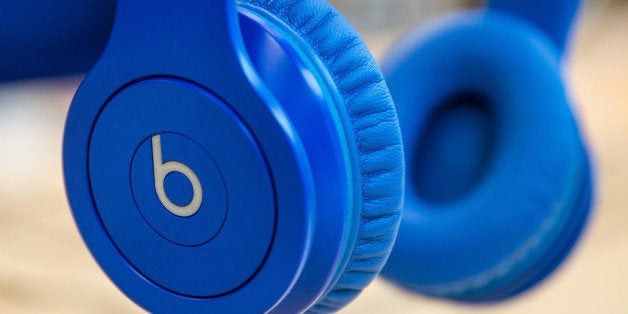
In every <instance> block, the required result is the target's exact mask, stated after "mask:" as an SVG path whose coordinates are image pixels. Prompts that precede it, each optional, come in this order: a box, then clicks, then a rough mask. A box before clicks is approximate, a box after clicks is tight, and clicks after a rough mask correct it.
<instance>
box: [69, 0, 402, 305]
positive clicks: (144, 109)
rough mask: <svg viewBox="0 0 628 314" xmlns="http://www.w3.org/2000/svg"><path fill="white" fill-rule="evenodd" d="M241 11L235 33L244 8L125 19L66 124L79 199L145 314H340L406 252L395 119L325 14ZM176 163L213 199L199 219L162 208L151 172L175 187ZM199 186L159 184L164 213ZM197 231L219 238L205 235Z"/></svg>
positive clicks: (93, 237) (374, 78)
mask: <svg viewBox="0 0 628 314" xmlns="http://www.w3.org/2000/svg"><path fill="white" fill-rule="evenodd" d="M240 4H241V5H242V7H241V9H240V22H241V24H240V25H242V27H238V24H236V23H237V20H236V16H237V15H236V12H235V10H236V6H235V5H234V2H233V1H203V0H193V1H186V2H183V3H179V2H174V1H165V0H164V1H158V2H157V3H150V4H149V3H140V2H134V1H129V2H120V3H118V11H117V14H116V23H115V25H114V29H113V32H112V35H111V39H110V43H109V45H108V47H107V48H106V49H105V53H104V54H103V56H102V57H101V59H100V61H99V62H98V63H97V65H96V67H95V68H94V70H93V71H92V72H91V73H90V75H88V77H87V78H86V80H85V81H84V82H83V84H82V85H81V88H80V89H79V91H78V92H77V94H76V96H75V98H74V100H73V104H72V106H71V109H70V112H69V115H68V120H67V123H66V132H65V139H64V172H65V179H66V186H67V193H68V198H69V200H70V203H71V207H72V210H73V214H74V217H75V219H76V221H77V224H78V226H79V229H80V231H81V233H82V235H83V238H84V239H85V241H86V243H87V244H88V246H89V248H90V250H91V251H92V253H93V255H94V256H95V258H96V259H97V261H98V262H99V264H100V265H101V266H102V268H103V269H104V270H105V272H106V273H107V275H108V276H109V277H110V278H111V279H112V280H113V281H114V282H115V283H116V285H118V286H119V287H120V288H121V290H122V291H123V292H124V293H125V294H127V295H128V296H129V297H130V298H131V299H132V300H134V301H135V302H137V303H138V304H139V305H140V306H142V307H144V308H146V309H147V310H149V311H153V312H216V313H225V312H227V313H229V312H250V313H259V312H266V311H271V312H275V313H286V312H288V313H293V312H301V311H305V310H307V309H308V308H310V307H312V305H314V304H316V306H314V307H313V308H312V309H311V310H312V311H313V312H325V311H333V310H336V309H338V308H339V307H341V306H343V305H344V304H346V303H348V302H349V301H350V300H351V299H352V298H353V297H355V296H356V295H357V293H358V291H359V290H360V289H361V288H362V287H363V286H364V285H366V284H368V282H370V280H371V279H372V278H373V277H374V276H375V275H376V273H377V272H378V271H379V270H380V269H381V267H382V266H383V263H384V261H385V260H386V257H387V256H388V254H389V252H390V247H391V244H392V242H393V241H394V238H395V233H396V229H397V226H398V222H399V217H400V213H399V209H400V204H401V195H402V190H403V189H402V187H403V153H402V147H401V138H400V131H399V128H398V124H397V121H396V114H395V111H394V109H393V107H392V102H391V99H390V96H389V94H388V92H387V89H386V86H385V84H384V83H383V78H382V75H381V74H380V73H379V72H378V71H377V67H376V65H375V63H374V61H373V60H372V58H371V56H370V54H369V53H368V50H366V48H365V47H364V45H363V43H362V42H361V41H360V40H359V38H358V37H357V35H355V33H354V32H352V31H351V32H350V30H351V28H350V27H349V26H348V23H347V22H346V21H345V20H344V19H343V18H342V17H341V16H340V15H339V14H338V12H337V11H335V10H334V9H333V8H332V7H331V6H329V5H328V4H327V3H326V2H324V1H291V2H289V1H273V2H261V1H259V2H258V1H251V2H241V3H240ZM246 25H249V26H252V27H251V28H248V27H247V26H246ZM255 25H257V26H255ZM277 26H279V27H277ZM245 43H246V44H247V46H245ZM289 47H292V48H289ZM312 49H315V51H314V52H313V51H312ZM247 51H248V52H249V53H250V55H249V54H247ZM262 70H264V71H265V70H272V71H276V72H272V73H267V72H264V71H262ZM282 75H284V77H282ZM282 92H286V93H295V94H293V95H289V94H286V95H284V94H281V93H282ZM297 92H298V93H297ZM275 93H280V94H277V95H275ZM156 143H157V144H156ZM151 147H152V156H153V161H152V163H151V161H150V156H151ZM155 147H159V148H155ZM162 149H163V156H162V155H161V153H160V155H159V158H157V157H155V156H156V153H155V152H156V151H159V152H161V151H162ZM230 156H231V157H230ZM162 157H163V159H162ZM155 158H157V159H155ZM155 160H157V161H155ZM171 161H178V162H181V163H182V164H183V166H188V165H189V168H190V169H192V170H191V171H192V172H193V173H196V174H198V180H197V181H200V182H201V185H202V186H203V187H208V186H210V187H214V188H210V189H208V190H203V197H208V198H209V199H211V200H215V201H212V202H207V203H201V206H200V209H198V213H195V214H193V215H192V216H190V218H186V219H182V218H180V217H173V216H172V215H170V213H167V212H166V211H165V210H162V208H161V206H160V205H159V202H160V200H162V196H159V199H157V196H156V195H154V194H151V191H152V190H153V189H156V188H153V186H155V187H156V186H158V185H159V184H158V183H157V182H158V179H157V174H156V173H157V170H153V169H157V168H158V167H160V168H164V169H165V168H166V166H172V167H179V168H178V169H182V167H183V166H181V165H180V166H173V164H172V163H171ZM209 161H210V162H209ZM151 165H152V167H151ZM153 171H154V172H155V175H154V178H153V176H151V173H152V172H153ZM129 172H130V173H129ZM203 173H206V174H207V175H204V174H203ZM125 177H126V178H129V177H130V178H131V180H130V182H128V181H129V180H125V179H124V178H125ZM191 177H192V175H184V176H183V178H182V177H181V176H179V177H178V178H175V179H168V178H167V177H166V178H165V179H164V178H162V180H161V184H162V185H163V186H164V188H165V190H166V197H169V198H170V197H171V196H172V200H174V201H175V202H176V201H178V202H183V203H185V202H186V195H187V196H188V199H189V195H190V194H192V195H193V196H196V195H197V194H196V192H193V191H196V190H194V184H192V190H190V189H189V188H188V189H187V191H186V187H185V186H183V187H180V186H178V185H177V183H176V182H184V183H185V182H186V178H187V181H190V182H192V180H191V179H190V178H191ZM177 180H178V181H177ZM169 182H170V183H169ZM173 182H174V183H173ZM197 186H198V184H197ZM173 191H176V192H173ZM269 191H270V192H269ZM172 193H175V194H176V195H168V194H172ZM179 193H181V195H179ZM186 193H187V194H186ZM157 194H159V192H157ZM247 194H248V195H249V196H246V195H247ZM193 199H194V197H192V200H193ZM146 204H148V205H146ZM151 204H152V205H151ZM161 204H164V203H163V201H162V203H161ZM190 204H191V203H190ZM208 204H210V205H208ZM212 204H213V205H212ZM206 205H207V206H210V207H209V211H207V210H206V209H204V208H205V207H203V206H206ZM225 206H226V207H225ZM168 211H170V209H168ZM208 212H209V213H210V214H209V215H208V214H207V213H208ZM247 212H248V213H250V216H249V217H248V218H247V217H246V213H247ZM171 213H172V211H171ZM211 213H217V214H216V215H213V214H211ZM203 219H209V223H210V224H209V225H211V226H212V230H211V231H207V230H200V231H199V230H197V229H198V226H199V225H202V224H201V222H202V220H203ZM197 220H198V221H199V223H198V224H197V223H196V221H197ZM216 220H218V221H216ZM184 225H185V226H188V225H189V226H190V227H188V228H182V226H184ZM177 228H179V229H177ZM173 230H174V231H176V230H181V233H183V234H179V233H177V232H173ZM197 231H198V232H197ZM255 244H259V245H258V246H254V245H255ZM251 245H253V246H251ZM247 248H248V249H247ZM237 252H239V253H237ZM195 257H197V258H195ZM181 265H185V267H181ZM256 267H257V268H256ZM210 277H211V279H208V278H210Z"/></svg>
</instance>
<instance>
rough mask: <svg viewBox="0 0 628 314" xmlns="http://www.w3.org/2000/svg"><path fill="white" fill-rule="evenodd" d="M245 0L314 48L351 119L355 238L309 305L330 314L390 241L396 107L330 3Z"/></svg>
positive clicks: (396, 184)
mask: <svg viewBox="0 0 628 314" xmlns="http://www.w3.org/2000/svg"><path fill="white" fill-rule="evenodd" d="M248 2H249V3H251V4H252V5H255V6H257V7H260V8H264V9H265V10H267V11H268V12H269V13H271V14H273V15H275V16H276V17H278V18H280V19H281V20H283V21H284V22H285V23H287V24H288V25H289V26H290V27H292V29H293V30H294V31H296V32H297V33H298V34H299V35H300V36H301V38H302V39H303V40H305V41H306V42H307V44H309V45H310V46H311V47H312V48H313V49H314V50H315V53H316V54H317V55H318V56H319V57H320V58H321V60H322V62H323V64H324V65H326V68H327V71H328V73H329V75H330V76H331V78H332V80H333V84H334V85H336V86H337V89H338V92H339V94H340V95H341V98H342V99H341V100H342V101H343V103H344V104H345V110H344V111H346V113H347V115H348V116H349V120H350V121H351V124H352V128H353V129H352V130H347V131H348V132H352V134H353V135H354V138H355V142H356V145H357V147H356V148H357V150H358V156H359V162H360V165H359V168H360V177H361V184H360V185H361V190H362V191H361V194H362V195H361V197H360V199H361V202H362V206H361V208H362V210H361V221H360V223H359V226H358V238H357V239H356V241H355V243H354V247H353V251H352V252H351V254H350V256H349V261H348V263H347V267H346V268H345V269H344V273H343V274H342V275H341V276H340V277H339V279H338V281H337V283H336V284H335V286H334V287H333V288H332V289H331V290H330V292H329V293H328V294H327V295H326V296H324V297H323V298H322V299H321V300H319V302H318V303H317V304H316V305H315V306H314V307H313V308H312V309H310V312H327V311H335V310H337V309H339V308H340V307H342V306H344V305H345V304H346V303H348V302H349V301H350V300H351V299H353V298H354V297H355V296H357V294H358V293H359V292H360V291H361V289H362V288H363V287H364V286H365V285H366V284H368V283H369V282H370V281H371V280H372V279H373V278H374V277H375V276H376V274H377V273H378V272H379V271H380V270H381V268H382V267H383V264H384V262H385V261H386V259H387V257H388V255H389V253H390V250H391V248H392V244H393V242H394V238H395V234H396V232H395V230H396V228H397V226H398V223H399V218H400V207H401V195H402V193H403V188H402V187H403V185H402V184H400V183H402V178H403V172H404V169H403V151H402V146H401V135H400V131H399V126H398V123H397V119H396V112H395V110H394V107H393V105H392V99H391V98H390V95H389V94H388V91H387V87H386V85H385V83H384V78H383V76H382V75H381V73H380V72H379V70H378V67H377V65H376V64H375V61H374V60H372V58H371V57H370V53H369V51H368V49H367V48H366V47H365V45H364V44H363V43H362V40H361V39H360V38H359V37H358V36H357V35H356V34H351V35H349V34H350V33H349V32H348V31H347V30H352V28H351V27H350V25H349V23H348V22H347V21H346V20H345V19H344V18H343V17H342V15H340V13H338V12H337V11H336V10H335V9H334V8H333V7H331V5H329V4H327V3H326V2H325V1H301V0H296V1H273V2H270V3H269V2H268V1H259V0H249V1H248ZM321 30H324V33H321ZM330 30H334V31H336V30H337V32H333V33H332V32H330ZM356 55H358V56H360V57H356ZM340 271H342V270H340Z"/></svg>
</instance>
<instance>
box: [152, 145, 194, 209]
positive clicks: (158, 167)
mask: <svg viewBox="0 0 628 314" xmlns="http://www.w3.org/2000/svg"><path fill="white" fill-rule="evenodd" d="M151 140H152V146H153V171H154V174H155V192H157V197H159V201H160V202H161V204H162V205H163V206H164V207H165V208H166V209H167V210H168V211H169V212H171V213H172V214H174V215H177V216H179V217H190V216H192V215H194V214H196V212H198V210H199V209H200V208H201V203H202V202H203V189H202V187H201V181H199V179H198V177H197V176H196V174H195V173H194V171H192V169H190V167H188V166H186V165H185V164H183V163H180V162H178V161H168V162H166V163H164V162H163V161H162V158H161V136H160V135H159V134H157V135H154V136H153V137H152V138H151ZM171 172H178V173H181V174H182V175H184V176H185V177H186V178H187V179H188V180H189V181H190V183H191V184H192V191H193V193H194V195H193V196H192V200H191V201H190V203H189V204H187V205H185V206H179V205H177V204H175V203H173V202H172V201H171V200H170V198H168V195H167V194H166V190H165V187H164V180H165V179H166V176H167V175H168V174H170V173H171Z"/></svg>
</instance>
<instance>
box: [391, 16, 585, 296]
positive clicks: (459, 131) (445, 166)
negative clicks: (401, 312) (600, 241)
mask: <svg viewBox="0 0 628 314" xmlns="http://www.w3.org/2000/svg"><path fill="white" fill-rule="evenodd" d="M383 68H384V73H385V74H386V75H385V76H386V78H387V81H388V84H389V87H390V90H391V94H392V96H393V99H394V100H395V103H396V105H397V110H398V111H399V117H400V125H401V127H402V134H403V136H404V140H405V142H406V146H405V147H406V152H405V154H406V160H407V162H408V163H407V170H408V172H407V177H408V180H407V183H406V193H405V209H404V216H403V220H402V223H401V227H400V231H399V235H398V238H397V242H396V244H395V247H394V249H393V252H392V254H391V256H390V259H389V261H388V263H387V265H386V267H385V269H384V271H383V275H384V277H386V278H387V279H390V280H392V281H394V282H396V283H398V284H400V285H401V286H403V287H406V288H409V289H411V290H414V291H417V292H420V293H424V294H428V295H433V296H439V297H446V298H451V299H456V300H460V301H467V302H488V301H495V300H500V299H503V298H506V297H509V296H511V295H514V294H516V293H519V292H521V291H523V290H525V289H527V288H529V287H530V286H532V285H534V284H536V283H537V282H539V281H540V280H541V279H543V278H544V277H545V276H547V275H548V274H549V273H551V272H552V270H554V268H555V267H557V266H558V265H559V264H560V262H561V261H562V259H563V258H564V257H565V256H566V255H567V253H568V252H569V251H570V250H571V248H572V246H573V245H574V243H575V242H576V241H575V240H576V239H577V238H578V235H579V234H580V233H581V231H582V230H583V226H584V224H585V221H586V218H587V217H588V213H589V207H590V202H591V185H592V184H591V179H590V178H591V175H590V169H589V163H588V159H587V156H586V153H585V149H584V145H583V143H582V141H581V139H580V136H579V132H578V129H577V127H576V123H575V121H574V118H573V116H572V114H571V112H570V109H569V106H568V103H567V96H566V91H565V87H564V86H563V83H562V78H561V73H560V58H559V51H558V50H557V49H556V48H555V47H554V45H553V44H552V42H551V40H550V39H549V38H548V37H546V36H545V35H544V34H543V33H541V32H539V31H538V30H537V29H535V28H533V27H532V26H529V25H527V24H524V23H522V22H521V21H519V20H516V19H512V18H509V17H506V16H502V15H499V14H498V13H490V12H489V13H482V12H475V13H471V14H464V15H457V16H454V17H450V18H448V19H445V20H441V22H440V23H438V24H433V25H431V26H430V27H429V28H428V30H427V31H421V32H419V33H414V34H412V35H410V36H409V37H407V38H406V39H405V40H403V41H402V42H401V43H400V45H398V46H397V47H396V48H395V49H394V50H393V52H392V53H391V54H390V55H389V57H388V58H387V60H386V61H385V64H384V67H383Z"/></svg>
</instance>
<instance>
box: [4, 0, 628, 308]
mask: <svg viewBox="0 0 628 314" xmlns="http://www.w3.org/2000/svg"><path fill="white" fill-rule="evenodd" d="M600 3H602V2H596V4H598V5H593V6H591V7H590V8H589V10H588V11H587V13H586V14H585V15H584V16H583V21H582V23H581V26H580V28H579V31H578V36H577V38H576V41H575V45H574V49H573V53H572V56H571V61H570V63H569V64H570V68H569V69H570V70H569V73H568V74H569V77H570V80H571V81H572V85H571V86H572V90H573V98H574V102H575V104H576V105H575V110H576V111H577V112H578V116H579V118H580V121H581V122H582V126H583V130H584V133H585V134H586V136H587V138H588V139H589V143H590V147H591V149H592V151H593V152H594V154H595V158H594V160H595V167H596V169H597V183H598V185H597V197H596V206H595V208H596V209H595V215H594V217H593V220H592V221H591V224H590V225H589V228H588V230H587V232H586V234H585V237H584V239H583V240H582V241H581V243H580V246H579V247H578V248H577V250H576V251H575V253H574V254H572V256H571V258H570V259H569V260H568V261H567V263H566V264H565V265H564V267H562V268H561V269H560V270H559V271H558V272H557V273H556V274H555V275H554V276H552V277H551V278H550V279H549V280H547V281H546V282H545V283H544V284H543V285H542V286H541V287H540V288H538V289H535V290H534V291H532V292H530V293H527V294H525V295H524V296H522V297H519V298H516V299H515V300H513V301H510V302H507V303H503V304H499V305H494V306H489V307H465V306H461V305H456V304H452V303H447V302H442V301H436V300H430V299H426V298H423V297H419V296H416V295H412V294H408V293H406V292H403V291H400V290H398V289H396V288H394V287H392V286H391V285H389V284H388V283H386V282H383V281H381V280H378V281H376V282H375V283H374V284H372V285H371V286H369V287H368V288H367V289H366V291H365V292H364V293H363V294H362V295H361V296H360V297H359V298H358V300H357V301H356V302H354V303H352V304H351V305H350V306H349V307H347V308H346V309H345V310H344V311H343V313H539V312H554V313H628V265H626V264H627V263H628V262H627V261H628V210H627V209H628V208H627V206H628V189H627V187H628V5H626V4H623V5H619V4H617V5H616V6H613V7H608V6H602V5H599V4H600ZM365 37H366V39H367V41H368V43H369V45H371V47H372V48H373V50H374V51H375V52H376V54H380V53H381V51H383V48H385V46H386V45H387V44H388V43H389V41H390V40H389V39H390V36H385V37H382V36H378V35H377V34H366V36H365ZM78 82H79V78H76V77H74V78H65V79H55V80H42V81H32V82H22V83H11V84H4V85H0V165H1V166H0V313H136V312H141V310H140V309H139V308H138V307H137V306H135V305H134V304H133V303H132V302H131V301H129V300H128V299H127V298H126V297H124V296H123V295H122V294H121V293H120V292H119V291H118V290H117V289H116V288H115V286H114V285H113V284H112V283H110V282H109V281H108V279H107V278H106V277H105V275H104V274H103V273H102V272H101V271H100V269H99V268H98V266H97V265H96V263H95V262H94V261H93V260H92V258H91V256H90V255H89V253H88V251H87V249H86V248H85V246H84V245H83V243H82V241H81V239H80V237H79V234H78V232H77V230H76V228H75V226H74V223H73V221H72V216H71V214H70V211H69V209H68V205H67V202H66V199H65V196H64V190H63V182H62V176H61V138H62V129H63V122H64V118H65V112H66V110H67V106H68V104H69V102H70V99H71V97H72V93H73V91H74V90H75V89H76V87H77V84H78Z"/></svg>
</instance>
